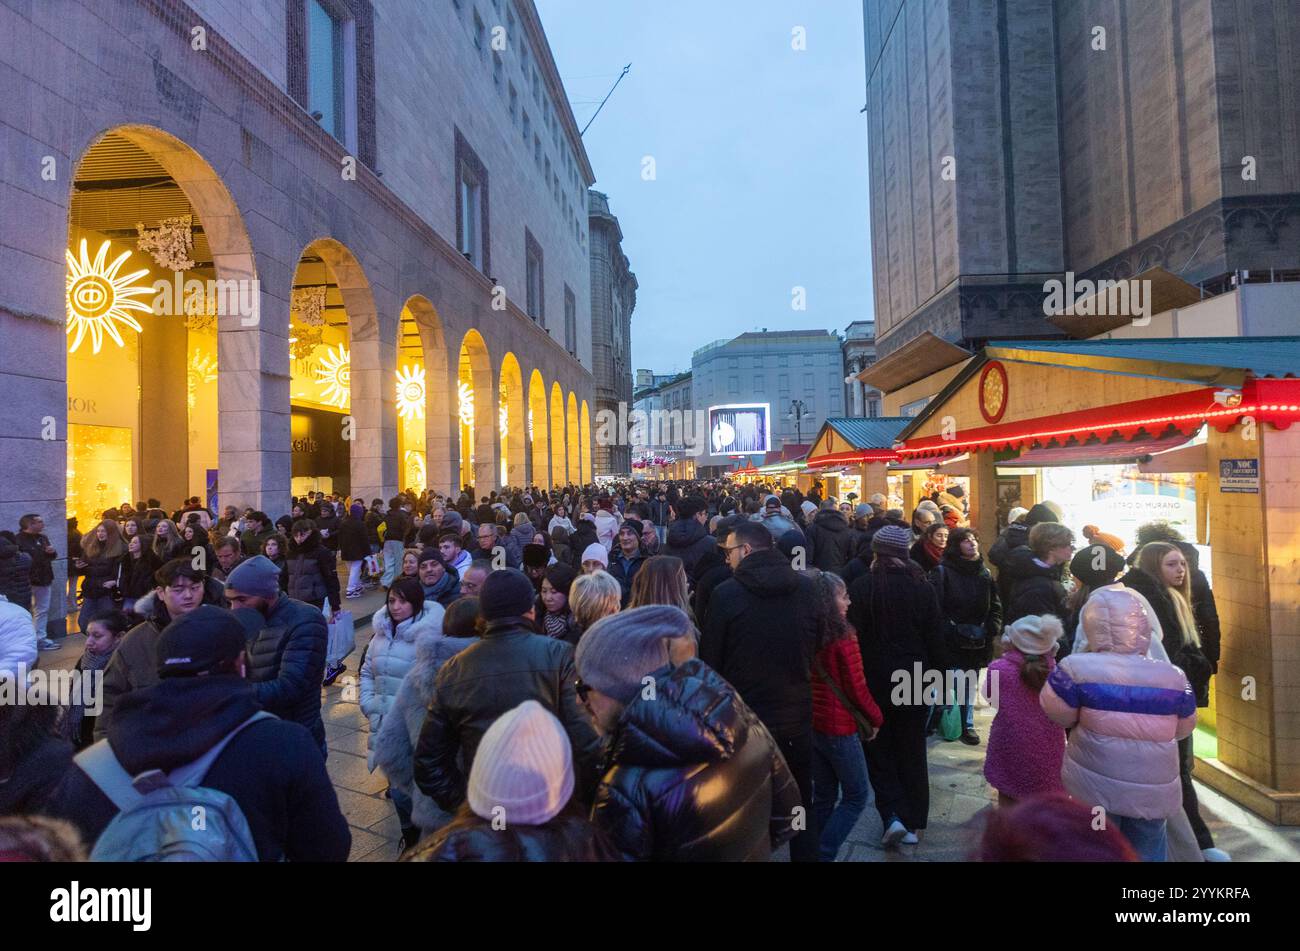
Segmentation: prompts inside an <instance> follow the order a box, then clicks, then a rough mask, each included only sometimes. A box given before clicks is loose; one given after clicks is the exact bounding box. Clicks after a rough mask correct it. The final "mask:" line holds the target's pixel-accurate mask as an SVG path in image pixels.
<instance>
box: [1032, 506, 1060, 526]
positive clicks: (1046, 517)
mask: <svg viewBox="0 0 1300 951" xmlns="http://www.w3.org/2000/svg"><path fill="white" fill-rule="evenodd" d="M1059 521H1060V518H1058V517H1057V514H1056V512H1054V511H1053V510H1052V508H1051V506H1049V505H1047V504H1046V503H1044V502H1039V503H1038V504H1037V505H1035V506H1034V507H1033V508H1031V509H1030V510H1029V514H1028V515H1026V516H1025V524H1026V525H1038V524H1041V523H1042V522H1059Z"/></svg>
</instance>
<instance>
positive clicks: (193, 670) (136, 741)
mask: <svg viewBox="0 0 1300 951" xmlns="http://www.w3.org/2000/svg"><path fill="white" fill-rule="evenodd" d="M244 648H245V626H244V624H243V623H242V622H241V621H240V620H239V619H238V618H237V617H236V615H235V613H233V612H231V611H227V610H225V609H224V608H219V607H216V606H214V605H202V606H200V607H197V608H195V609H194V610H193V611H191V612H190V613H188V614H186V615H185V616H184V617H181V618H179V619H177V620H175V621H172V622H171V623H170V624H168V625H167V627H166V628H165V629H164V630H163V632H162V635H161V636H160V637H159V639H158V644H157V657H158V681H157V683H156V684H155V685H153V686H150V687H144V688H141V689H140V690H135V691H132V692H131V693H129V694H126V695H125V696H123V697H122V698H121V700H119V701H118V708H117V711H116V714H115V715H114V717H113V721H112V722H111V723H110V724H109V727H108V736H107V738H106V739H104V740H101V741H100V742H99V743H97V744H95V746H92V747H90V748H89V749H87V750H84V751H83V752H82V753H81V754H80V755H79V756H78V757H77V759H76V760H75V761H74V762H75V763H76V767H77V768H74V769H72V770H71V771H70V772H69V773H68V776H67V778H66V779H65V781H64V783H63V786H62V787H61V789H60V792H59V795H58V796H57V797H56V801H55V804H54V806H53V808H52V810H51V812H52V813H53V814H54V815H56V816H59V817H61V818H66V819H67V820H69V821H70V822H72V823H73V824H74V825H76V826H77V827H78V828H79V829H80V831H81V833H82V835H83V836H84V837H85V839H86V841H87V842H94V841H95V840H96V839H97V838H99V836H100V834H101V833H102V832H103V831H104V828H105V827H106V826H107V825H108V823H109V822H110V821H111V820H112V819H113V817H114V816H115V815H117V812H118V807H117V806H116V805H115V804H114V802H113V801H112V800H111V799H110V798H109V797H108V795H106V794H105V792H104V791H103V790H102V789H101V788H100V785H99V783H97V782H96V780H95V779H92V778H91V777H92V776H96V777H101V778H103V777H104V776H105V773H104V768H105V765H104V764H105V760H108V761H110V763H109V765H111V761H113V760H115V761H116V763H117V764H118V769H117V771H118V772H120V771H121V770H125V772H126V774H127V775H128V776H139V775H140V774H141V773H145V772H148V771H150V770H162V771H163V772H171V771H173V770H176V769H178V768H180V767H182V766H186V765H188V764H190V763H193V762H194V761H195V760H197V759H199V758H200V757H201V756H203V755H204V754H205V753H207V752H208V751H209V750H210V749H212V748H213V747H215V746H216V745H217V744H218V743H220V742H222V741H223V740H225V739H226V737H227V736H230V735H231V734H232V733H233V734H234V735H233V738H231V739H230V740H229V741H228V743H227V745H226V747H225V748H224V749H223V750H222V751H221V752H220V753H219V754H218V755H217V757H216V759H215V760H213V762H212V764H211V765H210V766H209V768H208V770H207V772H206V773H204V774H203V776H202V777H200V779H199V780H198V784H199V785H201V786H203V787H205V788H208V789H214V790H217V791H219V792H223V793H225V794H226V795H228V796H230V798H231V799H233V800H234V801H235V803H236V805H238V806H239V809H240V811H241V812H242V813H243V814H244V818H245V819H246V820H247V821H248V827H249V831H250V832H251V833H252V837H253V843H254V845H255V846H256V849H257V857H258V858H259V859H260V860H261V861H263V862H278V861H280V860H282V859H287V860H289V861H291V862H342V861H345V860H346V859H347V857H348V851H349V849H350V848H351V845H352V834H351V833H350V832H349V831H348V824H347V820H346V819H345V818H344V817H343V813H342V811H341V810H340V809H339V803H338V797H337V796H336V795H335V792H334V787H333V785H332V784H331V783H330V778H329V775H328V774H327V773H326V771H325V762H324V760H322V759H321V756H320V753H319V751H318V750H317V748H316V741H315V740H314V739H313V738H312V736H311V734H310V733H309V732H308V731H307V729H306V728H305V727H303V726H302V725H300V724H297V723H291V722H289V721H287V720H281V719H278V718H277V717H274V716H265V717H263V718H261V719H257V720H253V717H254V716H256V715H257V714H258V713H259V711H260V710H261V705H260V704H259V703H258V702H257V693H256V691H255V690H254V688H253V685H252V684H250V683H249V682H248V681H247V680H245V679H244V678H245V674H246V673H247V668H248V661H247V658H246V656H245V653H244ZM235 731H238V732H235ZM96 763H99V764H100V765H99V766H96V765H95V764H96Z"/></svg>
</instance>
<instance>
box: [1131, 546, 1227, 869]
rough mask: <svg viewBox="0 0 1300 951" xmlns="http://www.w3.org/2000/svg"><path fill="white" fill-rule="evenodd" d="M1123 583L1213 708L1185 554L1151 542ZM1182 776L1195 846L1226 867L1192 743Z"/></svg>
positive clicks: (1210, 667)
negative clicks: (1151, 614)
mask: <svg viewBox="0 0 1300 951" xmlns="http://www.w3.org/2000/svg"><path fill="white" fill-rule="evenodd" d="M1122 581H1123V583H1124V584H1125V585H1126V586H1127V587H1129V588H1132V589H1133V590H1134V591H1136V592H1138V593H1139V594H1141V595H1142V596H1143V597H1144V598H1146V599H1147V601H1148V602H1149V603H1150V605H1151V608H1152V610H1154V611H1155V614H1156V619H1157V620H1159V622H1160V630H1161V633H1162V635H1163V640H1164V648H1165V651H1166V652H1167V653H1168V654H1169V661H1170V663H1172V664H1173V665H1174V666H1175V667H1179V668H1181V669H1182V671H1183V673H1184V674H1186V675H1187V681H1188V683H1190V684H1191V686H1192V692H1193V693H1195V694H1196V705H1197V706H1198V707H1205V706H1209V703H1210V677H1211V676H1213V674H1214V664H1213V662H1212V661H1210V659H1209V658H1207V657H1206V656H1205V652H1204V650H1202V648H1201V632H1200V628H1199V627H1198V626H1197V624H1196V615H1195V612H1194V610H1193V607H1192V572H1191V570H1190V568H1189V567H1188V564H1187V556H1186V555H1184V554H1183V550H1182V549H1181V548H1179V547H1178V546H1177V545H1175V544H1173V543H1171V542H1147V544H1145V545H1143V546H1142V548H1141V549H1140V550H1139V551H1138V556H1137V563H1136V564H1135V565H1134V568H1133V570H1132V571H1130V572H1129V573H1128V574H1126V575H1125V576H1124V577H1123V579H1122ZM1178 759H1179V776H1180V778H1181V780H1182V786H1183V812H1184V813H1186V815H1187V820H1188V822H1190V823H1191V826H1192V832H1193V833H1195V835H1196V844H1197V845H1198V846H1199V847H1200V849H1201V852H1202V853H1203V854H1204V855H1205V857H1206V859H1207V860H1210V861H1226V860H1227V858H1228V856H1227V853H1226V852H1224V851H1223V850H1221V849H1216V848H1215V847H1214V837H1213V836H1212V835H1211V834H1210V829H1209V827H1208V826H1207V825H1206V824H1205V821H1204V820H1203V819H1202V818H1201V814H1200V806H1199V803H1198V802H1197V800H1196V788H1195V787H1194V786H1193V785H1192V763H1193V760H1194V756H1193V753H1192V738H1191V737H1190V736H1189V737H1187V738H1186V739H1183V740H1179V741H1178Z"/></svg>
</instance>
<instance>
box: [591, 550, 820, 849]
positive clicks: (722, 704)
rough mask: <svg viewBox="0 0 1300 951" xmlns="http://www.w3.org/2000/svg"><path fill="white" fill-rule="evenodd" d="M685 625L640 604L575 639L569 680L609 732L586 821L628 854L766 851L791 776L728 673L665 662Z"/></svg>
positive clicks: (775, 843) (788, 807) (785, 826)
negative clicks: (573, 674)
mask: <svg viewBox="0 0 1300 951" xmlns="http://www.w3.org/2000/svg"><path fill="white" fill-rule="evenodd" d="M759 530H760V531H763V532H765V533H766V529H762V528H761V526H760V527H759ZM691 628H692V625H691V621H690V618H688V617H687V615H686V614H685V612H683V611H681V610H680V609H678V608H675V607H672V606H669V605H648V606H646V607H642V608H635V609H633V610H631V611H624V612H622V613H621V614H614V615H611V616H610V617H607V618H603V619H601V620H600V621H597V622H596V623H595V624H593V625H592V626H591V627H590V628H589V629H588V630H587V632H586V634H584V635H583V638H582V640H581V641H579V642H578V652H577V662H578V674H579V676H580V677H581V678H582V682H581V685H580V688H579V689H580V691H581V693H582V694H583V696H584V698H585V699H584V703H585V704H587V706H588V708H589V709H590V710H591V711H592V714H593V716H594V717H595V719H596V724H597V726H598V727H599V728H600V730H601V732H603V733H606V734H608V735H609V736H610V744H609V752H608V754H607V756H606V761H605V767H604V777H603V779H602V780H601V783H600V786H599V787H598V789H597V791H596V800H595V805H594V806H593V808H592V815H591V818H592V822H593V823H594V824H595V825H596V827H597V828H598V829H600V830H601V831H602V832H604V833H606V834H607V835H609V837H610V838H611V839H612V840H613V843H614V846H615V847H616V848H617V849H618V850H619V852H620V853H622V855H623V857H624V858H626V859H630V860H633V861H673V862H728V861H730V862H737V861H760V862H761V861H767V860H768V859H769V858H770V857H771V855H772V852H773V850H775V849H776V848H778V847H779V846H781V845H782V844H783V843H785V842H788V841H789V840H790V839H791V838H792V837H793V836H794V834H795V827H796V825H797V822H796V818H797V817H798V816H799V815H800V813H801V809H802V800H801V797H800V795H799V787H798V784H797V783H796V782H795V780H794V776H793V775H791V773H790V769H789V767H788V766H787V765H786V761H785V757H784V756H782V755H781V750H780V749H779V748H778V746H777V744H776V741H775V740H773V738H772V735H771V734H770V733H769V732H768V730H767V728H766V727H765V726H764V725H763V723H762V721H761V720H759V718H758V717H757V716H756V715H755V714H754V711H752V710H750V709H749V707H747V706H746V705H745V702H744V701H743V700H742V699H741V698H740V695H739V694H738V693H737V692H736V689H735V688H734V687H733V686H731V684H729V683H727V682H726V681H725V680H723V679H722V677H721V676H719V675H718V673H717V672H716V671H714V670H713V669H712V668H710V667H709V666H708V665H707V664H705V663H704V662H703V661H700V660H698V659H694V658H691V659H687V660H684V661H682V662H681V663H680V664H677V665H674V664H673V663H672V661H673V659H674V658H677V659H680V658H681V656H682V654H686V655H687V656H688V657H689V650H686V651H683V650H681V647H682V646H685V647H688V648H689V646H690V643H691Z"/></svg>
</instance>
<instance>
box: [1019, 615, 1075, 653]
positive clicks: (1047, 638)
mask: <svg viewBox="0 0 1300 951" xmlns="http://www.w3.org/2000/svg"><path fill="white" fill-rule="evenodd" d="M1061 633H1062V631H1061V621H1060V619H1059V618H1057V617H1056V616H1055V615H1052V614H1044V615H1042V616H1041V617H1035V616H1034V615H1032V614H1031V615H1029V616H1027V617H1022V618H1021V619H1020V620H1018V621H1016V622H1015V623H1014V624H1012V625H1011V626H1010V627H1009V628H1007V630H1006V637H1007V640H1009V641H1010V642H1011V643H1012V644H1013V645H1014V646H1015V648H1016V650H1018V651H1020V653H1022V654H1051V653H1054V652H1055V651H1056V644H1057V641H1059V640H1060V639H1061Z"/></svg>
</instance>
